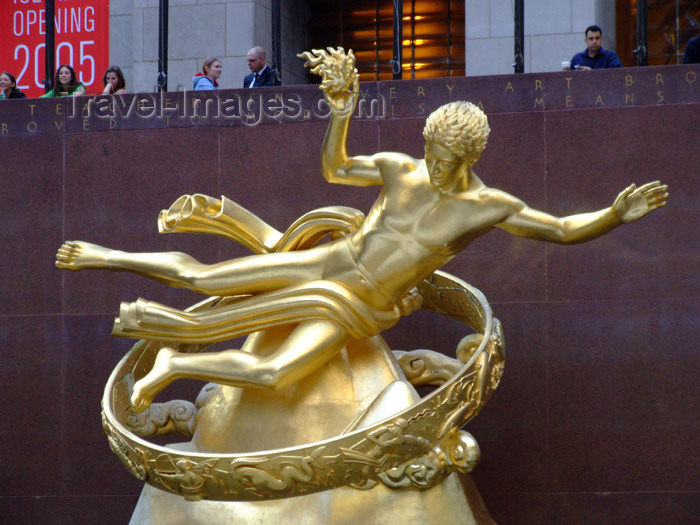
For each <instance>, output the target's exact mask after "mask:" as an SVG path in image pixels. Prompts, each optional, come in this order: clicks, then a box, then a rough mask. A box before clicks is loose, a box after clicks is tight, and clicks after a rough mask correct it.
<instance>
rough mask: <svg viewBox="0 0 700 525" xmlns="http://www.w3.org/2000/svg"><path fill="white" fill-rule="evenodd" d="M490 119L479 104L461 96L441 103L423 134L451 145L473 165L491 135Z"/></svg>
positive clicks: (456, 152) (427, 121)
mask: <svg viewBox="0 0 700 525" xmlns="http://www.w3.org/2000/svg"><path fill="white" fill-rule="evenodd" d="M490 132H491V128H489V123H488V119H487V118H486V115H485V114H484V112H483V111H481V109H479V107H477V106H475V105H474V104H472V103H471V102H465V101H463V100H460V101H458V102H450V103H449V104H445V105H444V106H440V107H439V108H438V109H436V110H435V111H433V112H432V113H431V114H430V116H429V117H428V119H427V120H426V121H425V128H423V138H425V140H429V141H431V142H433V143H435V144H438V145H440V146H442V147H443V148H446V149H448V150H449V151H451V152H452V153H454V154H455V155H457V156H459V157H461V158H463V159H466V160H468V161H469V164H470V166H471V165H473V164H474V163H475V162H476V161H477V160H479V157H480V156H481V152H482V151H484V148H485V147H486V142H487V141H488V138H489V133H490Z"/></svg>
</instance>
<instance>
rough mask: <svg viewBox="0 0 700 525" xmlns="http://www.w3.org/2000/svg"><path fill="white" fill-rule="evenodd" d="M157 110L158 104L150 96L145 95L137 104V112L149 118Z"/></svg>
mask: <svg viewBox="0 0 700 525" xmlns="http://www.w3.org/2000/svg"><path fill="white" fill-rule="evenodd" d="M155 110H156V106H155V104H154V103H153V101H152V100H151V99H150V98H149V97H144V98H142V99H140V100H139V103H138V105H137V106H136V114H137V115H139V116H140V117H145V118H148V117H150V116H152V115H153V113H154V112H155Z"/></svg>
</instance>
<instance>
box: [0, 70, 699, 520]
mask: <svg viewBox="0 0 700 525" xmlns="http://www.w3.org/2000/svg"><path fill="white" fill-rule="evenodd" d="M698 75H700V67H698V66H677V67H668V68H644V69H641V68H636V69H627V70H619V71H600V72H593V73H592V74H585V73H577V74H574V73H552V74H542V75H517V76H510V75H508V76H499V77H483V78H461V79H450V80H449V81H447V80H445V79H435V80H425V81H403V82H387V83H381V84H368V85H364V84H363V86H362V90H363V95H364V97H365V98H364V101H365V103H364V104H365V105H364V106H363V107H361V108H360V109H358V113H357V118H356V121H355V123H354V124H353V128H352V130H351V139H350V152H351V153H352V154H356V153H358V154H359V153H373V152H376V151H379V150H399V151H404V152H407V153H410V154H412V155H415V156H420V155H421V154H422V140H421V129H422V126H423V122H424V118H425V116H426V115H427V113H429V112H430V111H432V110H433V109H435V108H436V107H437V106H439V105H440V104H442V103H444V102H447V101H449V100H454V99H461V98H464V99H469V100H472V101H475V102H478V103H480V104H481V105H482V106H483V107H484V109H485V110H486V112H487V113H488V115H489V119H490V123H491V127H492V134H491V138H490V141H489V145H488V147H487V149H486V152H485V153H484V155H483V156H482V159H481V160H480V161H479V163H478V164H477V166H476V168H475V171H476V172H477V173H478V174H479V176H480V177H481V178H482V179H483V180H484V181H485V182H486V184H489V185H493V186H496V187H499V188H502V189H505V190H507V191H510V192H512V193H514V194H516V195H518V196H519V197H521V198H522V199H523V200H525V201H526V202H528V203H529V204H530V205H531V206H533V207H537V208H540V209H543V210H545V211H548V212H551V213H554V214H568V213H575V212H580V211H585V210H591V209H597V208H601V207H604V206H608V205H610V204H611V203H612V201H613V199H614V198H615V196H616V195H617V193H618V192H619V191H620V190H621V189H622V188H623V187H625V186H626V185H627V184H629V183H630V182H637V183H641V182H645V181H648V180H654V179H662V180H663V181H664V182H667V183H668V184H669V185H670V189H671V193H672V197H671V200H670V202H669V206H667V207H666V208H664V209H662V210H660V211H657V212H656V213H654V214H652V215H651V216H649V217H647V218H645V219H644V220H642V221H641V222H638V223H636V224H633V225H630V226H627V227H624V228H620V229H618V230H616V231H614V232H612V233H610V234H609V235H607V236H606V237H604V238H601V239H598V240H596V241H594V242H592V243H588V244H584V245H578V246H570V247H562V246H556V245H545V244H541V243H536V242H533V241H529V240H524V239H519V238H515V237H511V236H509V235H507V234H505V233H504V232H502V231H500V230H496V231H494V232H492V233H491V234H490V235H488V236H487V237H484V238H482V239H480V240H478V241H477V242H476V243H474V245H473V246H472V247H470V248H469V250H468V251H467V252H465V253H463V254H462V255H460V256H458V257H457V258H455V259H454V260H453V261H451V262H450V264H449V265H448V266H447V267H446V270H447V271H449V272H451V273H454V274H455V275H457V276H459V277H461V278H462V279H464V280H466V281H468V282H470V283H472V284H473V285H475V286H477V287H478V288H480V289H481V290H482V291H483V292H484V293H485V294H486V296H487V297H488V298H489V300H490V301H491V304H492V306H493V309H494V313H495V315H496V316H497V317H498V318H499V319H501V321H502V322H503V325H504V328H505V333H506V340H507V354H508V357H507V362H506V373H505V375H504V378H503V381H502V383H501V386H500V387H499V389H498V391H497V392H496V393H495V394H494V396H493V398H492V399H491V400H490V401H489V403H488V404H487V406H486V408H485V409H484V411H483V412H482V414H480V415H479V416H478V417H477V418H476V419H475V420H473V421H472V422H471V423H470V424H469V425H468V427H467V430H469V431H470V432H472V433H473V434H474V436H475V437H476V438H477V440H478V442H479V443H480V445H481V448H482V456H483V459H482V461H481V463H480V464H479V465H478V466H477V468H476V470H475V472H474V474H473V477H474V480H475V482H476V484H477V486H478V487H479V490H480V491H481V494H482V496H483V499H484V501H485V502H486V505H487V506H488V508H489V510H490V512H491V514H492V516H493V517H494V519H495V520H496V521H497V522H499V523H502V524H519V523H522V524H528V525H529V524H532V523H551V524H560V523H567V524H571V523H581V524H589V523H624V524H627V523H644V524H669V523H678V524H681V523H682V524H685V523H696V522H699V521H700V470H699V469H698V468H697V466H696V463H697V461H696V459H695V458H696V457H697V456H698V454H699V453H700V446H699V445H698V440H697V435H698V431H699V429H700V419H698V417H699V416H698V414H700V386H699V382H698V377H699V374H700V353H698V351H697V340H698V339H700V338H699V335H700V334H699V332H700V330H699V328H700V322H699V321H698V315H697V312H698V311H699V310H700V279H699V274H700V272H699V271H698V268H699V267H700V265H699V262H698V261H700V243H699V238H700V237H699V236H698V233H697V225H698V224H700V205H699V204H698V202H699V201H698V199H697V194H698V191H699V190H700V184H699V183H698V179H697V176H698V170H697V165H698V164H697V156H698V151H699V150H698V144H700V90H699V89H698V86H699V85H700V80H698ZM206 98H210V99H212V100H213V101H214V102H216V104H213V103H210V104H211V106H210V108H212V107H215V109H216V110H217V115H216V116H214V115H209V116H203V115H201V112H200V114H199V115H197V114H195V113H194V111H195V109H194V108H193V106H194V103H193V98H192V96H191V94H184V93H179V94H168V95H167V97H165V98H164V99H162V100H161V99H160V98H158V96H156V95H153V94H140V95H131V96H128V97H124V98H121V99H119V100H118V102H119V105H114V106H112V108H111V109H110V107H109V106H108V103H109V102H110V101H112V102H114V101H113V100H112V99H111V98H110V97H97V98H86V99H83V100H81V101H80V102H81V103H86V102H89V105H88V106H86V107H85V108H83V107H82V106H80V105H78V106H75V107H73V105H72V102H73V101H65V100H28V101H8V102H6V103H2V104H0V165H2V168H3V184H2V188H3V189H2V195H3V199H2V200H3V205H2V206H1V207H0V219H1V222H0V224H2V226H3V227H2V230H0V231H1V232H2V233H1V235H2V245H3V249H2V250H0V268H1V271H2V279H0V298H1V299H2V300H1V302H0V340H1V341H2V348H3V357H4V360H3V365H2V367H0V376H1V377H0V395H1V396H2V399H3V403H2V405H1V406H2V409H1V410H2V411H1V412H0V421H2V422H3V423H2V425H3V426H2V429H3V431H2V433H1V434H0V450H2V452H1V453H0V454H1V459H0V468H1V473H2V476H0V521H2V523H12V524H30V523H31V524H33V523H56V524H64V523H100V524H111V523H114V524H121V523H127V522H128V519H129V516H130V515H131V512H132V509H133V507H134V505H135V503H136V500H137V498H138V494H139V491H140V483H138V482H137V481H136V480H135V479H134V478H132V477H131V476H130V475H129V474H128V473H127V471H126V470H124V468H123V467H122V466H121V464H120V462H119V460H118V459H117V458H116V457H114V456H113V454H112V453H111V452H110V451H109V447H108V445H107V442H106V439H105V437H104V435H103V434H102V430H101V424H100V417H99V403H100V399H101V396H102V388H103V386H104V384H105V382H106V379H107V377H108V375H109V373H110V372H111V370H112V368H113V367H114V365H115V364H116V363H117V362H118V360H119V359H120V358H121V356H122V355H123V354H124V352H125V351H127V350H128V349H129V348H130V344H131V343H130V341H128V340H116V339H113V338H111V337H110V335H109V334H110V330H111V324H112V320H113V318H114V316H115V315H116V314H117V309H118V306H119V302H120V301H122V300H134V299H135V298H137V297H147V298H149V299H153V300H157V301H160V302H164V303H166V304H172V305H174V306H180V307H184V306H186V305H188V304H191V303H193V302H195V301H196V300H198V299H199V297H198V296H196V295H195V294H193V293H190V292H186V291H182V290H175V289H170V288H166V287H163V286H160V285H158V284H155V283H152V282H150V281H147V280H145V279H141V278H138V277H136V276H133V275H128V274H120V273H100V272H92V273H91V272H81V273H76V274H74V273H70V272H60V271H58V270H56V269H55V267H54V266H53V260H54V254H55V251H56V249H57V248H58V246H59V245H60V243H61V242H62V241H63V240H64V239H76V238H77V239H84V240H90V241H95V242H99V243H101V244H105V245H108V246H111V247H117V248H123V249H129V250H181V251H186V252H188V253H191V254H192V255H194V256H195V257H197V258H199V259H201V260H203V261H206V262H214V261H217V260H220V259H222V258H228V257H233V256H236V255H241V254H243V253H245V252H244V250H243V249H241V248H240V247H238V246H235V245H232V244H231V243H229V242H226V241H221V240H218V239H217V238H215V237H207V236H196V235H158V234H157V229H156V222H155V219H156V216H157V212H158V211H159V210H160V209H162V208H164V207H167V206H168V205H169V204H170V203H171V202H172V201H173V200H175V199H176V198H177V197H178V196H180V195H182V194H184V193H194V192H199V193H208V194H211V195H219V194H225V195H227V196H228V197H230V198H232V199H234V200H236V201H238V202H240V203H241V204H242V205H244V206H246V207H248V208H249V209H251V210H252V211H254V212H255V213H257V214H259V215H260V216H261V217H263V218H265V219H266V220H268V221H269V222H270V223H271V224H273V225H274V226H276V227H278V228H284V227H285V226H286V225H287V224H288V223H290V222H291V221H292V220H293V219H294V218H296V217H297V216H298V215H300V214H302V213H303V212H305V211H307V210H309V209H311V208H314V207H318V206H323V205H328V204H344V205H349V206H355V207H358V208H361V209H365V210H366V209H367V207H368V206H369V205H370V204H371V203H372V201H373V200H374V198H375V196H376V193H377V190H376V188H374V189H373V188H352V187H344V186H335V185H328V184H327V183H325V182H324V181H323V179H322V178H321V177H320V175H319V151H320V145H321V141H322V138H323V134H324V131H325V125H326V124H325V121H324V120H323V116H324V114H325V112H324V108H323V106H322V105H319V104H318V100H319V95H318V91H317V89H316V88H315V87H313V86H308V87H296V88H295V87H285V88H281V89H280V90H279V91H273V90H266V89H260V90H253V91H250V92H244V91H236V90H234V91H228V92H222V93H220V94H219V96H218V98H217V97H215V96H212V95H211V94H209V95H205V99H206ZM214 99H216V100H214ZM115 100H116V99H115ZM90 101H91V102H90ZM372 101H376V103H375V104H374V105H372ZM461 335H462V334H461V332H459V330H458V329H457V328H456V327H455V326H454V325H452V324H450V323H448V322H446V321H443V320H440V319H435V318H434V317H431V316H428V315H425V314H421V313H419V314H416V315H415V316H414V317H412V318H410V319H407V320H404V321H403V322H402V323H400V324H399V325H398V326H397V327H395V328H394V329H392V330H391V331H389V332H388V333H387V334H386V338H387V339H388V340H389V342H390V344H391V345H392V347H393V348H396V349H407V348H417V347H418V348H420V347H424V348H433V349H437V350H441V351H444V352H447V353H450V352H453V351H454V346H455V344H456V343H457V341H458V340H459V338H460V337H461ZM183 383H184V384H181V385H173V386H171V387H169V389H168V390H167V391H166V394H167V395H166V397H171V396H176V395H183V396H190V397H191V396H193V395H194V393H195V392H196V391H197V390H198V388H199V387H200V386H201V385H199V384H197V383H195V382H183Z"/></svg>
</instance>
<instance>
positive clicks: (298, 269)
mask: <svg viewBox="0 0 700 525" xmlns="http://www.w3.org/2000/svg"><path fill="white" fill-rule="evenodd" d="M327 254H328V252H327V249H326V248H321V247H319V248H316V249H312V250H303V251H298V252H283V253H269V254H262V255H251V256H248V257H241V258H240V259H232V260H230V261H224V262H221V263H217V264H203V263H200V262H199V261H197V260H196V259H194V258H193V257H191V256H189V255H187V254H185V253H181V252H159V253H130V252H124V251H121V250H111V249H109V248H104V247H102V246H98V245H96V244H91V243H87V242H83V241H67V242H65V243H64V244H63V246H61V248H60V249H59V251H58V253H57V254H56V266H58V267H59V268H62V269H66V270H82V269H86V268H91V269H102V270H115V271H127V272H132V273H136V274H139V275H142V276H144V277H149V278H151V279H154V280H156V281H159V282H162V283H164V284H167V285H169V286H174V287H177V288H187V289H190V290H194V291H197V292H200V293H204V294H207V295H236V294H240V293H260V292H266V291H270V290H276V289H278V288H282V287H284V286H289V285H292V284H297V283H299V282H303V281H307V280H313V279H318V278H320V276H321V272H322V270H323V266H324V262H325V259H326V257H327Z"/></svg>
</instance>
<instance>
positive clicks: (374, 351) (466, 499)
mask: <svg viewBox="0 0 700 525" xmlns="http://www.w3.org/2000/svg"><path fill="white" fill-rule="evenodd" d="M286 330H287V329H283V328H278V329H276V330H274V331H268V332H266V333H260V334H256V335H254V336H252V337H251V338H250V339H249V341H248V342H247V343H246V345H251V346H252V347H254V348H256V349H258V350H259V349H260V348H261V347H264V346H267V345H268V344H269V343H273V342H274V340H276V339H278V338H282V339H283V338H284V337H285V336H286V334H285V331H286ZM273 332H274V333H273ZM207 390H209V393H208V397H207V398H206V401H204V406H202V408H201V409H200V410H199V413H198V419H199V421H198V425H197V430H196V432H195V434H194V436H193V439H192V441H191V442H189V443H181V444H179V445H173V446H172V448H173V449H174V451H188V452H204V453H209V454H217V453H218V454H221V453H246V452H255V451H259V450H274V449H280V448H285V447H290V446H294V445H298V444H300V443H310V442H318V441H323V440H326V439H330V438H332V437H334V436H337V435H339V434H342V433H344V431H346V430H347V429H348V428H357V427H363V426H367V425H371V424H373V423H376V422H377V421H381V420H383V419H385V418H387V417H390V416H392V415H393V414H395V413H397V412H399V411H401V410H403V409H405V408H406V407H409V406H411V405H412V404H414V403H415V402H416V401H417V400H419V396H418V394H417V393H416V391H415V389H414V388H413V387H412V386H411V384H410V383H409V382H408V381H407V380H406V378H405V376H404V374H403V372H402V371H401V368H400V367H399V366H398V364H397V362H396V360H395V358H394V356H393V354H392V352H391V350H390V349H389V348H388V346H387V345H386V343H385V342H384V340H383V339H382V338H381V337H375V338H373V339H370V340H363V341H357V340H356V341H352V342H351V343H350V344H349V345H348V348H347V349H344V350H343V351H341V352H340V353H339V354H338V355H337V356H336V357H335V358H333V359H332V360H331V361H329V362H328V363H327V364H326V365H325V366H323V367H321V369H319V370H318V371H316V372H314V373H313V374H311V375H310V376H308V377H306V378H305V379H303V380H302V381H299V382H298V383H295V384H294V385H292V386H290V387H289V388H287V389H285V390H282V391H277V392H266V391H262V390H259V389H240V388H233V387H227V386H220V385H216V386H214V385H210V386H209V387H208V388H207ZM200 404H201V401H200ZM357 414H363V416H362V417H361V418H360V419H356V417H357ZM465 489H466V491H465ZM409 522H414V523H425V524H432V523H434V524H436V525H437V524H444V523H455V524H480V525H487V524H492V523H493V521H492V520H491V519H490V517H489V516H488V513H487V512H486V510H485V508H484V507H483V503H482V502H481V498H480V497H479V495H478V492H476V489H475V487H474V486H473V483H472V482H471V478H470V477H469V476H468V475H462V479H460V475H458V474H457V473H455V474H452V475H450V476H449V477H448V478H446V479H445V480H444V481H443V482H441V483H439V484H438V485H437V486H435V487H433V488H431V489H429V490H423V491H421V490H415V489H414V490H392V489H389V488H387V487H385V486H384V485H382V484H377V485H376V486H374V487H373V488H371V489H367V490H360V489H355V488H351V487H341V488H337V489H333V490H327V491H324V492H320V493H317V494H308V495H304V496H297V497H290V498H284V499H276V500H270V501H255V502H245V501H235V502H226V501H207V500H203V501H187V500H186V499H184V498H183V497H182V496H178V495H175V494H171V493H168V492H165V491H162V490H159V489H157V488H154V487H152V486H150V485H145V486H144V489H143V492H142V494H141V498H140V500H139V502H138V504H137V506H136V509H135V511H134V514H133V517H132V520H131V523H132V524H133V525H166V524H168V525H174V524H180V523H181V524H183V525H184V524H187V525H195V524H206V525H212V524H216V523H260V524H277V523H294V524H295V525H298V524H309V525H311V524H313V525H327V524H348V525H350V524H352V525H357V524H372V523H382V524H391V523H397V524H398V523H402V524H404V523H409Z"/></svg>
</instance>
